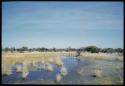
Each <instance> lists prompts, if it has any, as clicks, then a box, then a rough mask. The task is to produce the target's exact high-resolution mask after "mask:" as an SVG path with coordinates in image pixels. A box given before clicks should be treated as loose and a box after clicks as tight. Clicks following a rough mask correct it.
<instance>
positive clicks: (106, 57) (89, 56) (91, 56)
mask: <svg viewBox="0 0 125 86" xmlns="http://www.w3.org/2000/svg"><path fill="white" fill-rule="evenodd" d="M80 57H81V58H87V59H94V60H119V61H123V56H121V55H119V54H117V53H113V54H109V53H88V52H84V53H81V54H80Z"/></svg>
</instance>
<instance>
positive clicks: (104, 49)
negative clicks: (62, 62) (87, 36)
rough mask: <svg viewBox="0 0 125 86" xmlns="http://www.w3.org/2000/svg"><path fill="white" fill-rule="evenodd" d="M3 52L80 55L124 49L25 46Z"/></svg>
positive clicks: (114, 51) (7, 48) (121, 50)
mask: <svg viewBox="0 0 125 86" xmlns="http://www.w3.org/2000/svg"><path fill="white" fill-rule="evenodd" d="M2 51H4V52H8V51H10V52H14V51H17V52H20V53H23V52H25V51H28V52H34V51H38V52H59V51H67V52H69V51H77V52H78V53H80V52H86V51H87V52H91V53H99V52H103V53H116V52H117V53H123V49H121V48H117V49H113V48H98V47H97V46H87V47H81V48H78V49H76V48H71V47H68V48H60V49H57V48H45V47H41V48H28V47H26V46H23V47H21V48H15V47H11V48H9V47H6V48H4V49H2Z"/></svg>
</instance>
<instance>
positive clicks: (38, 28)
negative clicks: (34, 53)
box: [2, 1, 124, 48]
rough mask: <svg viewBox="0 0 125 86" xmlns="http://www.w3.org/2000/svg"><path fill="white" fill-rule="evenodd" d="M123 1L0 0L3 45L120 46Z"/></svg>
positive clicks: (31, 46)
mask: <svg viewBox="0 0 125 86" xmlns="http://www.w3.org/2000/svg"><path fill="white" fill-rule="evenodd" d="M123 13H124V12H123V2H45V1H44V2H38V1H37V2H31V1H28V2H26V1H25V2H24V1H20V2H16V1H15V2H14V1H13V2H12V1H11V2H2V47H3V48H4V47H16V48H19V47H22V46H27V47H30V48H34V47H35V48H37V47H46V48H53V47H55V48H67V47H69V46H71V47H73V48H80V47H86V46H90V45H94V46H97V47H100V48H109V47H110V48H123V31H124V30H123Z"/></svg>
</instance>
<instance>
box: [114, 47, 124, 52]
mask: <svg viewBox="0 0 125 86" xmlns="http://www.w3.org/2000/svg"><path fill="white" fill-rule="evenodd" d="M115 51H116V52H118V53H122V52H123V49H121V48H117V49H115Z"/></svg>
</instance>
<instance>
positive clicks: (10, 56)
mask: <svg viewBox="0 0 125 86" xmlns="http://www.w3.org/2000/svg"><path fill="white" fill-rule="evenodd" d="M62 55H64V56H68V55H70V56H71V55H72V56H73V55H75V53H74V52H35V53H33V52H31V53H30V52H27V53H10V52H8V53H5V52H2V74H11V72H10V70H11V67H8V66H5V65H10V66H11V65H13V64H17V63H21V64H23V65H24V66H27V65H29V64H30V63H32V64H33V66H36V63H37V62H40V63H55V64H56V65H58V66H62V65H63V63H62V61H61V56H62ZM50 69H52V68H50Z"/></svg>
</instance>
